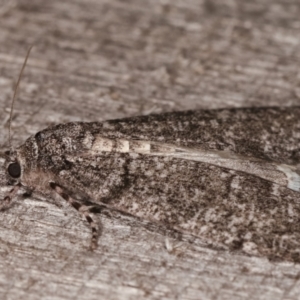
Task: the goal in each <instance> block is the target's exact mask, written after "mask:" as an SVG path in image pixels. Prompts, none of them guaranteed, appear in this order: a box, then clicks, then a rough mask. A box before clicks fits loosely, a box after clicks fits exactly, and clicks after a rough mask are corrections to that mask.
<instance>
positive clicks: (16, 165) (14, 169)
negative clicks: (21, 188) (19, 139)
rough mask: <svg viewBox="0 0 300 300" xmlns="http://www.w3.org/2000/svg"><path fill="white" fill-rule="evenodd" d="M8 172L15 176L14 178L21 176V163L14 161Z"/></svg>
mask: <svg viewBox="0 0 300 300" xmlns="http://www.w3.org/2000/svg"><path fill="white" fill-rule="evenodd" d="M7 171H8V174H9V175H10V176H11V177H13V178H18V177H20V175H21V167H20V164H19V163H18V162H14V163H11V164H10V165H9V166H8V169H7Z"/></svg>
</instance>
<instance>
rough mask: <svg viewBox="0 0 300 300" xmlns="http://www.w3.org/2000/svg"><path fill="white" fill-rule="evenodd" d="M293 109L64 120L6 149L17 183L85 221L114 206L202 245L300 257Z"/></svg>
mask: <svg viewBox="0 0 300 300" xmlns="http://www.w3.org/2000/svg"><path fill="white" fill-rule="evenodd" d="M299 148H300V107H272V108H266V107H265V108H234V109H217V110H197V111H183V112H171V113H163V114H153V115H148V116H139V117H131V118H124V119H116V120H108V121H104V122H90V123H84V122H72V123H67V124H58V125H55V126H51V127H48V128H46V129H44V130H42V131H40V132H38V133H36V134H35V135H34V136H31V137H29V138H28V139H27V140H26V141H25V143H24V144H23V145H21V146H19V147H18V148H16V149H15V150H12V149H11V150H10V151H8V152H6V163H5V170H6V176H7V183H8V184H9V185H12V186H13V188H12V189H11V191H10V192H9V193H8V195H7V196H6V197H5V198H4V199H3V201H2V207H1V208H2V209H5V208H8V207H9V205H10V203H11V200H12V199H13V197H14V196H15V195H16V192H17V190H18V189H19V188H23V189H25V190H26V192H27V193H32V192H34V193H39V194H42V195H44V196H46V198H48V197H54V196H55V195H59V197H60V198H61V199H64V200H65V201H67V202H68V203H69V204H70V205H71V206H73V207H74V208H75V209H77V210H78V212H79V213H80V214H81V215H83V216H84V217H85V218H86V220H87V222H88V223H89V224H90V227H91V230H92V240H91V248H93V249H94V248H96V246H97V239H98V226H97V222H95V221H94V219H93V213H99V212H101V211H102V210H103V209H111V210H117V211H119V212H121V213H126V214H130V215H132V216H136V217H138V218H142V219H145V220H148V221H150V222H154V223H158V224H162V225H163V226H166V227H168V228H172V229H174V230H178V231H180V232H184V233H187V234H189V235H191V236H195V237H197V238H199V239H201V240H202V241H204V242H205V243H207V245H208V246H217V247H221V248H223V249H228V250H240V251H243V252H245V253H248V254H251V255H258V256H266V257H268V258H269V259H279V260H287V261H294V262H300V202H299V190H300V171H299V161H300V152H299Z"/></svg>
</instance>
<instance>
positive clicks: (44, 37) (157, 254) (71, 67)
mask: <svg viewBox="0 0 300 300" xmlns="http://www.w3.org/2000/svg"><path fill="white" fill-rule="evenodd" d="M299 14H300V4H298V3H297V2H293V1H283V0H282V1H278V0H276V1H272V0H265V1H246V0H244V1H209V0H203V1H199V0H176V1H168V0H166V1H159V0H139V1H138V0H128V1H117V0H106V1H105V0H103V1H101V0H98V1H95V0H76V1H74V0H72V1H71V0H66V1H58V0H53V1H41V0H20V1H13V0H12V1H5V0H0V91H1V92H0V127H1V131H0V132H1V134H0V145H1V150H4V149H7V147H8V142H7V141H8V118H9V112H10V102H11V98H12V91H13V87H14V85H15V83H16V79H17V76H18V73H19V71H20V68H21V64H22V62H23V60H24V57H25V55H26V51H27V48H28V46H29V45H30V44H32V43H34V44H35V47H34V48H33V50H32V53H31V56H30V59H29V62H28V65H27V68H26V70H25V76H24V78H23V80H22V83H21V87H20V95H19V98H18V100H17V102H16V105H15V110H14V118H13V123H12V127H13V143H14V145H19V144H21V143H23V142H24V141H25V139H26V138H27V137H28V136H30V135H31V134H34V133H36V132H37V131H39V130H41V129H43V128H45V127H47V126H49V125H52V124H56V123H62V122H67V121H102V120H106V119H111V118H120V117H129V116H135V115H146V114H149V113H151V112H157V113H158V112H165V111H174V110H185V109H197V108H221V107H249V106H251V107H252V106H273V105H284V106H292V105H297V104H298V105H299V104H300V99H299V96H300V74H299V65H300V61H299V59H300V57H299V41H300V38H299V28H300V22H299ZM1 163H2V162H1ZM0 181H1V189H0V191H1V193H0V195H1V197H3V195H4V194H5V192H6V191H7V188H6V187H5V182H4V176H3V170H2V168H1V173H0ZM21 199H22V198H21V197H20V198H19V201H17V202H16V204H15V205H13V207H12V208H11V209H10V210H8V211H7V212H4V213H1V214H0V269H1V272H0V298H1V299H21V298H23V299H24V298H25V297H26V298H27V299H41V298H43V299H48V298H49V299H50V298H51V299H74V298H76V297H77V298H81V299H99V297H102V298H103V299H104V298H105V299H240V298H247V299H298V297H299V293H300V282H299V275H300V265H299V264H293V263H283V262H282V263H275V262H269V261H268V260H267V259H263V258H256V257H247V256H245V255H241V254H239V253H230V252H227V251H218V250H211V249H208V248H205V247H203V246H202V245H198V244H191V243H189V242H188V241H187V240H184V242H182V243H180V244H178V241H177V239H176V236H174V235H171V233H170V235H171V236H170V237H169V238H168V239H166V237H167V236H168V235H169V233H168V232H165V231H164V229H161V228H156V227H155V226H154V225H153V226H151V225H149V224H143V223H142V222H140V223H139V222H138V221H136V220H132V219H131V218H129V217H128V218H126V217H124V218H114V217H113V218H109V217H107V216H101V222H102V225H103V230H102V236H101V238H100V240H99V248H98V249H97V250H96V251H95V252H93V253H91V252H89V251H88V242H89V238H90V230H89V228H88V226H87V225H86V223H85V222H83V221H82V220H81V219H80V218H79V217H78V214H77V212H76V211H73V209H71V208H69V207H68V205H63V207H62V208H60V207H57V206H56V205H55V203H53V201H52V202H45V201H44V199H40V198H35V197H31V198H28V199H26V200H21ZM48 200H49V201H50V199H48ZM162 231H163V232H162Z"/></svg>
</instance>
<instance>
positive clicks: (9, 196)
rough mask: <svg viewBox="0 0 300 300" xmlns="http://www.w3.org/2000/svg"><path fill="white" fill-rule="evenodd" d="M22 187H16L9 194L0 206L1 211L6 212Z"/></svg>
mask: <svg viewBox="0 0 300 300" xmlns="http://www.w3.org/2000/svg"><path fill="white" fill-rule="evenodd" d="M19 188H20V185H15V186H14V187H13V188H12V189H11V190H10V191H9V192H8V194H7V195H6V196H5V197H4V199H3V203H1V204H0V211H2V210H5V209H6V208H8V206H9V204H10V203H11V200H12V199H13V197H14V196H15V195H16V193H17V191H18V190H19Z"/></svg>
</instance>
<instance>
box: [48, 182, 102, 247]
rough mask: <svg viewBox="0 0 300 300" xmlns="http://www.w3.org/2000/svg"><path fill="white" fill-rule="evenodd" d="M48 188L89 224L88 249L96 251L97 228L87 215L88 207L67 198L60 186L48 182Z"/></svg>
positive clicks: (69, 197) (88, 214)
mask: <svg viewBox="0 0 300 300" xmlns="http://www.w3.org/2000/svg"><path fill="white" fill-rule="evenodd" d="M50 187H51V188H52V189H53V190H54V191H55V192H56V193H57V194H59V195H60V196H61V197H62V198H64V199H65V200H66V201H67V202H68V203H69V204H71V205H72V206H73V207H74V208H75V209H76V210H77V211H78V212H79V213H80V214H81V215H82V216H83V217H85V219H86V220H87V222H88V223H89V225H90V227H91V229H92V239H91V245H90V248H91V249H92V250H94V249H96V248H97V243H98V236H99V228H98V224H97V223H96V222H95V221H94V220H93V218H92V217H91V215H90V213H89V210H90V207H88V206H86V205H84V204H82V203H80V202H78V201H76V200H75V199H73V198H72V197H71V196H69V195H68V194H67V193H65V192H64V190H63V188H62V187H61V186H59V185H58V184H56V183H54V182H50Z"/></svg>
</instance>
